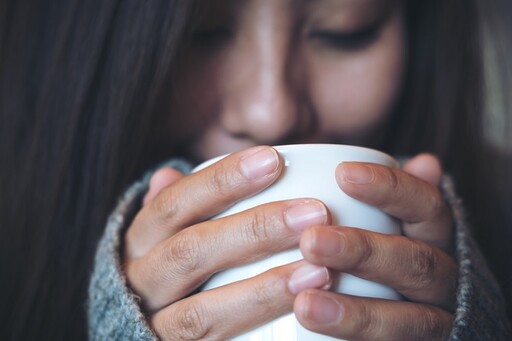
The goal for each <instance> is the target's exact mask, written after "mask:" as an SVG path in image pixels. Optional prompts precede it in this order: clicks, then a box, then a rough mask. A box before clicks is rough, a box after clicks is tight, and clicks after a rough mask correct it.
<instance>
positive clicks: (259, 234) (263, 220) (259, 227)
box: [239, 210, 277, 244]
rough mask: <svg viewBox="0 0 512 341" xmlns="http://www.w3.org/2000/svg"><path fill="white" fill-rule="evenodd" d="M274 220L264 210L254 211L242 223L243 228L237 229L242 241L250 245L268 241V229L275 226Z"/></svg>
mask: <svg viewBox="0 0 512 341" xmlns="http://www.w3.org/2000/svg"><path fill="white" fill-rule="evenodd" d="M276 219H277V218H274V217H273V216H272V215H269V214H267V213H266V212H265V211H264V210H256V211H255V212H254V213H253V214H251V215H250V218H248V219H246V220H245V221H244V226H243V228H241V229H239V231H240V233H241V234H242V235H241V237H242V239H243V240H245V241H247V242H248V243H251V244H252V243H258V242H261V241H263V240H268V239H269V238H270V229H271V227H272V226H274V225H275V224H276Z"/></svg>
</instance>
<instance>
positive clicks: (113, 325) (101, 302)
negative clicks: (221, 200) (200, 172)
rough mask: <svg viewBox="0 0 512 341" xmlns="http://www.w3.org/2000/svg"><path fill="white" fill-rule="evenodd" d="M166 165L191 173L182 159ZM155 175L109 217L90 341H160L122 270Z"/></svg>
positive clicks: (97, 268) (95, 281)
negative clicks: (125, 240)
mask: <svg viewBox="0 0 512 341" xmlns="http://www.w3.org/2000/svg"><path fill="white" fill-rule="evenodd" d="M164 165H165V166H169V167H173V168H176V169H178V170H181V171H182V172H184V173H187V172H189V171H190V166H189V165H188V164H187V163H185V162H183V161H180V160H173V161H171V162H168V163H166V164H164ZM152 173H153V172H149V173H148V174H146V175H145V176H144V178H143V179H142V180H141V181H139V182H136V183H134V184H133V185H132V186H131V187H130V188H129V189H128V190H127V191H126V192H125V193H124V195H123V196H122V198H121V199H120V201H119V203H118V205H117V207H116V208H115V210H114V211H113V212H112V214H111V215H110V217H109V219H108V222H107V227H106V229H105V233H104V235H103V237H102V239H101V240H100V242H99V245H98V249H97V251H96V257H95V261H94V268H93V272H92V277H91V280H90V283H89V302H88V324H89V339H90V340H111V341H112V340H113V341H117V340H119V341H121V340H144V341H150V340H151V341H154V340H157V337H156V335H155V333H154V332H153V330H152V329H151V327H150V326H149V324H148V323H147V320H146V318H145V316H144V315H143V313H142V311H141V309H140V305H139V301H140V299H139V297H138V296H137V295H135V294H134V293H133V292H132V291H131V290H130V289H129V288H128V285H127V282H126V278H125V276H124V273H123V271H122V268H121V246H122V245H121V243H122V237H123V233H124V231H125V230H126V228H127V227H128V225H129V224H130V223H131V220H132V218H133V217H134V216H135V214H136V213H137V211H138V210H139V209H140V205H141V204H140V203H141V200H142V197H143V196H144V194H145V193H146V192H147V189H148V187H149V180H150V178H151V175H152Z"/></svg>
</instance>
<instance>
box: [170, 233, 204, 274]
mask: <svg viewBox="0 0 512 341" xmlns="http://www.w3.org/2000/svg"><path fill="white" fill-rule="evenodd" d="M201 250H202V248H201V247H200V245H199V241H198V240H197V237H196V236H195V234H194V233H191V232H190V231H187V232H183V233H179V234H178V235H176V236H175V238H173V240H172V242H171V243H169V245H168V247H167V248H166V250H165V251H164V252H163V254H162V256H163V257H164V260H163V262H164V264H171V265H172V266H173V267H174V269H172V270H173V272H174V273H176V272H177V273H179V274H184V275H186V274H190V273H192V272H195V271H196V270H197V269H200V268H201V265H202V257H201V256H202V252H201Z"/></svg>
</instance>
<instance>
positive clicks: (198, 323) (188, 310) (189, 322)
mask: <svg viewBox="0 0 512 341" xmlns="http://www.w3.org/2000/svg"><path fill="white" fill-rule="evenodd" d="M205 313H206V312H205V309H204V308H203V306H202V305H201V304H199V303H197V302H195V301H190V302H187V303H183V304H180V307H179V308H178V309H176V310H175V311H173V313H172V314H170V317H169V318H170V321H169V323H165V324H164V326H163V328H164V333H165V335H167V336H168V337H169V339H170V340H202V339H205V338H206V337H207V335H208V334H209V333H210V328H209V326H208V324H207V323H206V321H205V316H206V315H205Z"/></svg>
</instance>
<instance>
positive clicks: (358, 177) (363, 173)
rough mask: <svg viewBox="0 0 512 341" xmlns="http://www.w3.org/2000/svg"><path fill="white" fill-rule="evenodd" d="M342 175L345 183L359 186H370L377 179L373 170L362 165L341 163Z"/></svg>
mask: <svg viewBox="0 0 512 341" xmlns="http://www.w3.org/2000/svg"><path fill="white" fill-rule="evenodd" d="M341 174H342V176H343V180H344V181H345V182H349V183H352V184H357V185H365V184H369V183H371V182H372V181H373V179H374V178H375V174H374V173H373V170H372V169H371V168H370V167H368V166H366V165H364V164H361V163H353V162H351V163H348V162H342V163H341Z"/></svg>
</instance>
